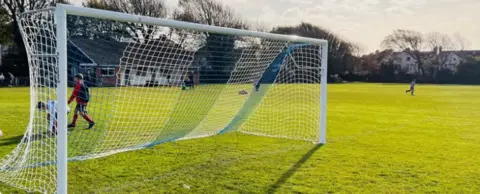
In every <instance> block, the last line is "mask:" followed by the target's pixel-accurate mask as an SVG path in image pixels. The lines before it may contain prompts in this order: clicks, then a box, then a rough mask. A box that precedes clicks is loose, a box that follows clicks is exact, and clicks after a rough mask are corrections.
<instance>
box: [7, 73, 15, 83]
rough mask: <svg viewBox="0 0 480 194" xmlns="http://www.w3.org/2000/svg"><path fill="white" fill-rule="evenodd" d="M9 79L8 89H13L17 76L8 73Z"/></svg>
mask: <svg viewBox="0 0 480 194" xmlns="http://www.w3.org/2000/svg"><path fill="white" fill-rule="evenodd" d="M8 77H9V78H10V80H9V84H8V87H12V86H13V81H15V76H13V74H12V73H11V72H8Z"/></svg>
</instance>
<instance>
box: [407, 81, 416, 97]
mask: <svg viewBox="0 0 480 194" xmlns="http://www.w3.org/2000/svg"><path fill="white" fill-rule="evenodd" d="M415 84H416V80H415V79H413V81H412V82H410V89H409V90H406V91H405V93H409V92H410V95H412V96H414V95H415V94H414V92H415Z"/></svg>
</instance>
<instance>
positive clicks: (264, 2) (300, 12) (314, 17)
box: [73, 0, 480, 52]
mask: <svg viewBox="0 0 480 194" xmlns="http://www.w3.org/2000/svg"><path fill="white" fill-rule="evenodd" d="M73 1H75V2H76V3H78V2H81V1H82V0H73ZM218 1H220V2H223V3H224V4H227V5H229V6H231V7H233V8H235V10H236V11H237V12H239V13H240V14H241V15H243V16H244V17H246V19H248V20H252V21H257V20H258V21H259V22H261V23H263V24H266V25H267V26H269V27H273V26H276V25H290V24H297V23H299V22H301V21H306V22H310V23H313V24H316V25H319V26H322V27H324V28H327V29H329V30H331V31H333V32H335V33H337V34H339V35H341V36H342V37H344V38H346V39H348V40H350V41H353V42H355V43H357V44H360V45H361V46H362V47H363V48H364V50H365V51H367V52H370V51H375V50H376V49H378V48H379V47H380V42H381V40H382V39H383V37H385V36H386V35H388V34H389V33H390V32H392V31H393V30H394V29H398V28H402V29H412V30H417V31H421V32H432V31H438V32H445V33H459V34H461V35H463V36H464V37H465V38H466V39H468V40H469V42H470V43H471V46H470V47H471V49H480V25H479V21H480V10H479V8H480V0H218ZM166 2H167V3H168V4H169V5H170V6H174V5H175V4H176V0H166Z"/></svg>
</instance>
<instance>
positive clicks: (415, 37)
mask: <svg viewBox="0 0 480 194" xmlns="http://www.w3.org/2000/svg"><path fill="white" fill-rule="evenodd" d="M382 47H384V48H385V49H393V50H396V51H402V52H405V53H407V54H408V55H410V56H411V57H412V58H413V59H414V60H415V61H417V64H418V69H419V72H420V75H423V73H424V72H425V67H424V63H425V61H424V60H425V59H424V53H422V51H423V50H424V49H425V48H426V41H425V38H424V36H423V35H422V33H420V32H416V31H412V30H395V31H393V33H392V34H390V35H388V36H386V37H385V38H384V39H383V41H382Z"/></svg>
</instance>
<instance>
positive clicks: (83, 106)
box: [68, 74, 95, 129]
mask: <svg viewBox="0 0 480 194" xmlns="http://www.w3.org/2000/svg"><path fill="white" fill-rule="evenodd" d="M74 81H75V86H74V89H73V92H72V95H71V96H70V99H69V100H68V104H70V103H71V102H72V101H73V100H74V99H76V101H77V106H75V111H74V114H73V120H72V123H71V124H69V125H68V127H69V128H72V127H75V126H76V123H77V119H78V114H80V115H81V116H82V117H83V118H84V119H85V120H86V121H88V129H91V128H92V127H93V126H94V125H95V122H93V120H92V118H90V116H88V113H87V105H88V101H89V100H90V93H89V91H88V87H87V86H86V85H85V84H84V83H83V75H82V74H77V75H75V77H74Z"/></svg>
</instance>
